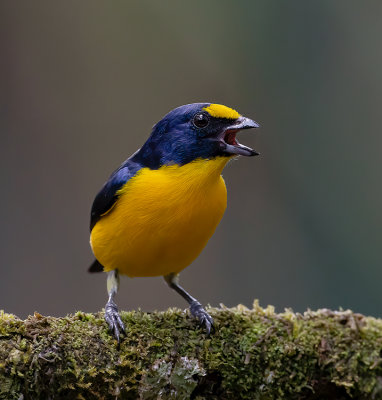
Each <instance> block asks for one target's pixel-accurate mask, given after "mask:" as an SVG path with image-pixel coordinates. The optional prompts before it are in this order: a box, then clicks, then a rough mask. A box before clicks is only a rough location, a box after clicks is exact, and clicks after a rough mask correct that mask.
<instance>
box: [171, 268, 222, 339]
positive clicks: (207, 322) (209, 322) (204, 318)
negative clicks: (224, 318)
mask: <svg viewBox="0 0 382 400" xmlns="http://www.w3.org/2000/svg"><path fill="white" fill-rule="evenodd" d="M164 279H165V281H166V282H167V284H168V286H170V288H171V289H174V290H175V291H176V292H178V293H179V294H180V295H181V296H182V297H183V298H184V299H185V300H186V301H187V303H188V304H189V305H190V311H191V315H193V316H194V317H195V318H197V319H198V320H199V322H200V324H201V325H202V326H205V328H206V332H207V335H209V334H210V332H211V329H212V330H214V321H213V319H212V318H211V316H210V315H209V314H208V312H207V311H206V310H205V309H204V308H203V307H202V305H201V304H200V303H199V302H198V301H197V300H196V299H195V298H194V297H192V296H191V295H190V294H189V293H187V292H186V291H185V290H184V289H183V288H182V287H181V286H180V285H179V283H178V282H179V275H178V274H168V275H166V276H164Z"/></svg>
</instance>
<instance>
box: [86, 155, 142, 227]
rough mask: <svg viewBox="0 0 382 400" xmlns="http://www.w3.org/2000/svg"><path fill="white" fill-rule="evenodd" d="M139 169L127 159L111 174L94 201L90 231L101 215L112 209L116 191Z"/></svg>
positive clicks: (139, 167)
mask: <svg viewBox="0 0 382 400" xmlns="http://www.w3.org/2000/svg"><path fill="white" fill-rule="evenodd" d="M140 169H141V166H140V165H139V164H137V163H135V162H133V161H132V160H131V159H128V160H127V161H125V162H124V163H123V164H122V165H121V166H120V167H119V168H118V169H117V170H116V171H114V172H113V173H112V174H111V176H110V178H109V179H108V181H107V182H106V183H105V184H104V185H103V188H102V189H101V190H100V192H99V193H98V194H97V196H96V198H95V199H94V202H93V206H92V211H91V217H90V231H92V229H93V228H94V226H95V224H96V223H97V222H98V221H99V220H100V219H101V217H102V215H104V214H105V213H107V212H108V211H109V210H110V209H111V208H112V207H113V205H114V203H115V202H116V201H117V198H118V196H117V195H116V193H117V191H118V190H119V189H121V188H122V186H123V185H124V184H125V183H126V182H127V181H128V180H129V179H130V178H132V177H133V176H134V175H135V174H136V173H137V172H138V171H139V170H140Z"/></svg>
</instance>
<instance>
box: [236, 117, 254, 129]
mask: <svg viewBox="0 0 382 400" xmlns="http://www.w3.org/2000/svg"><path fill="white" fill-rule="evenodd" d="M232 128H233V129H251V128H260V125H259V124H258V123H257V122H255V121H253V120H252V119H249V118H247V117H240V118H238V119H237V121H236V124H235V125H232Z"/></svg>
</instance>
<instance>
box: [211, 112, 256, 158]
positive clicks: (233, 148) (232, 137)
mask: <svg viewBox="0 0 382 400" xmlns="http://www.w3.org/2000/svg"><path fill="white" fill-rule="evenodd" d="M259 127H260V125H259V124H258V123H257V122H255V121H253V120H251V119H249V118H246V117H239V118H238V119H237V120H236V121H235V122H234V124H232V125H231V126H229V127H228V128H227V129H226V130H225V131H224V132H223V134H222V135H221V137H220V138H219V139H220V141H221V142H222V144H224V146H225V147H224V151H225V152H226V153H229V154H237V155H241V156H247V157H250V156H257V155H259V154H260V153H258V152H257V151H255V150H253V149H251V148H250V147H247V146H244V145H242V144H240V143H239V142H238V141H237V139H236V134H237V132H239V131H240V130H242V129H252V128H259Z"/></svg>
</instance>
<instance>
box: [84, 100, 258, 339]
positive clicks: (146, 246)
mask: <svg viewBox="0 0 382 400" xmlns="http://www.w3.org/2000/svg"><path fill="white" fill-rule="evenodd" d="M259 126H260V125H259V124H258V123H257V122H255V121H254V120H252V119H250V118H247V117H244V116H242V115H241V114H239V113H238V112H237V111H236V110H234V109H233V108H230V107H227V106H224V105H222V104H217V103H193V104H186V105H183V106H180V107H177V108H175V109H173V110H172V111H170V112H169V113H168V114H167V115H165V116H164V117H163V118H162V119H161V120H160V121H159V122H158V123H157V124H156V125H154V126H153V128H152V132H151V134H150V136H149V138H148V139H147V141H146V142H145V143H144V144H143V146H142V147H141V148H140V149H139V150H137V151H136V152H135V153H134V154H132V155H131V156H130V157H129V158H128V159H127V160H126V161H125V162H123V163H122V164H121V166H120V167H119V168H117V169H116V170H115V171H114V172H113V173H112V174H111V176H110V178H109V179H108V180H107V181H106V183H105V184H104V185H103V187H102V189H101V190H100V191H99V193H98V194H97V195H96V197H95V199H94V201H93V205H92V208H91V218H90V245H91V249H92V251H93V254H94V256H95V261H94V262H93V263H92V264H91V266H90V268H89V272H101V271H105V272H107V293H108V300H107V303H106V306H105V320H106V322H107V324H108V326H109V328H110V331H111V332H112V334H113V335H114V337H115V338H116V340H117V341H118V343H119V342H120V336H121V335H123V334H126V330H125V326H124V323H123V321H122V319H121V317H120V314H119V311H118V307H117V305H116V303H115V296H116V294H117V292H118V288H119V276H120V274H121V275H127V276H128V277H131V278H133V277H152V276H163V277H164V279H165V281H166V283H167V284H168V286H169V287H170V288H171V289H174V290H175V291H176V292H178V293H179V294H180V295H181V296H182V297H183V298H184V299H185V300H186V301H187V302H188V304H189V308H190V313H191V315H192V316H193V317H194V318H196V319H197V320H198V322H199V324H200V325H201V326H202V327H203V328H204V329H205V331H206V333H207V334H208V335H209V334H210V333H211V330H213V329H214V322H213V319H212V317H211V316H210V315H209V314H208V312H207V311H206V310H205V308H204V307H203V306H202V305H201V303H200V302H199V301H198V300H196V299H195V298H194V297H192V296H191V295H190V294H189V293H188V292H187V291H186V290H185V289H184V288H183V287H182V286H180V284H179V273H180V272H181V271H182V270H183V269H184V268H186V267H187V266H189V265H190V264H191V263H192V262H193V261H194V260H195V259H196V258H197V257H198V255H199V254H200V253H201V251H202V250H203V248H204V247H205V246H206V244H207V242H208V240H209V239H210V238H211V236H212V235H213V233H214V231H215V229H216V227H217V226H218V224H219V222H220V220H221V218H222V217H223V214H224V212H225V209H226V206H227V189H226V185H225V182H224V179H223V177H222V175H221V174H222V171H223V168H224V167H225V166H226V164H227V163H228V162H229V161H230V160H231V159H233V158H237V157H238V156H247V157H248V156H255V155H258V154H259V153H258V152H257V151H255V150H253V149H251V148H250V147H247V146H244V145H242V144H240V143H239V142H238V140H237V138H236V134H237V133H238V131H240V130H243V129H251V128H258V127H259Z"/></svg>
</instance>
